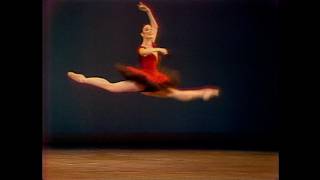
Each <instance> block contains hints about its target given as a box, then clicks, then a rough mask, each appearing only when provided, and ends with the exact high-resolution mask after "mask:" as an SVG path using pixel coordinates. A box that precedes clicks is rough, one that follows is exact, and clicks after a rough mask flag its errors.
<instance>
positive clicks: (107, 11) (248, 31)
mask: <svg viewBox="0 0 320 180" xmlns="http://www.w3.org/2000/svg"><path fill="white" fill-rule="evenodd" d="M148 3H149V4H151V6H152V8H153V9H154V13H155V15H156V17H157V19H158V22H159V25H160V29H159V36H158V45H159V46H161V47H165V48H168V50H169V53H170V55H168V56H167V57H164V58H163V61H162V64H163V65H165V66H167V67H170V68H173V69H177V70H179V71H180V73H181V77H182V84H181V87H197V86H202V85H208V84H211V85H216V86H219V87H221V89H222V93H221V96H220V97H218V98H216V99H215V100H213V101H210V102H203V101H194V102H187V103H185V102H179V101H175V100H169V99H157V98H152V97H146V96H143V95H140V94H138V93H130V94H129V93H126V94H112V93H109V92H105V91H103V90H100V89H97V88H95V87H89V86H85V85H80V84H76V83H74V82H72V81H70V80H69V79H68V78H67V76H66V73H67V72H68V71H70V70H73V71H76V72H81V73H84V74H86V75H88V76H101V77H105V78H108V79H109V80H110V81H113V82H116V81H120V80H123V79H122V76H121V75H120V74H119V73H118V72H117V71H116V70H115V68H114V65H115V64H116V63H125V64H132V65H135V64H137V63H138V59H137V54H136V48H137V47H138V46H139V44H140V43H141V38H140V35H139V33H140V31H141V27H142V25H143V24H146V23H148V19H147V16H146V15H145V14H144V13H143V12H141V11H139V10H138V9H137V6H136V4H137V1H120V2H118V1H108V0H104V1H76V0H73V1H71V0H69V1H57V2H55V3H52V4H51V5H52V6H50V7H47V8H50V13H51V14H50V16H47V19H45V21H46V22H45V24H46V26H47V27H46V28H45V33H44V35H45V40H46V42H45V44H44V45H45V48H46V55H45V62H44V81H45V82H44V92H45V93H44V96H45V98H44V99H45V104H44V110H45V111H44V112H45V113H44V132H45V136H46V137H47V138H49V139H50V138H52V137H58V136H59V137H68V136H90V135H99V134H105V133H134V132H142V133H145V132H149V133H179V132H181V133H222V134H264V135H267V136H269V135H270V136H273V135H275V133H276V131H277V130H278V127H279V123H278V121H279V112H278V111H279V105H278V104H279V101H278V99H279V95H278V94H279V88H278V86H279V83H278V80H279V21H278V8H277V1H271V0H269V1H245V0H242V1H236V0H211V1H209V0H207V1H205V0H203V1H160V0H158V1H148ZM48 12H49V11H48Z"/></svg>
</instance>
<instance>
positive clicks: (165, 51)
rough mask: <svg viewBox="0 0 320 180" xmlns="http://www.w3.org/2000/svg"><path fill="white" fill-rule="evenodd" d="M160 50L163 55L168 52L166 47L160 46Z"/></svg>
mask: <svg viewBox="0 0 320 180" xmlns="http://www.w3.org/2000/svg"><path fill="white" fill-rule="evenodd" d="M159 52H160V53H161V54H163V55H167V54H168V50H167V49H165V48H159Z"/></svg>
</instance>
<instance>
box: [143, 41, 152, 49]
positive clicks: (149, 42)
mask: <svg viewBox="0 0 320 180" xmlns="http://www.w3.org/2000/svg"><path fill="white" fill-rule="evenodd" d="M141 46H144V47H147V48H150V47H152V39H150V40H149V39H144V40H143V42H142V43H141Z"/></svg>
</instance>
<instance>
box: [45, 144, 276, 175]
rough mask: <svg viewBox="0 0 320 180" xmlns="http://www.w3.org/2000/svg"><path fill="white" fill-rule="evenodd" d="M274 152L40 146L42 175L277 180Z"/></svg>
mask: <svg viewBox="0 0 320 180" xmlns="http://www.w3.org/2000/svg"><path fill="white" fill-rule="evenodd" d="M278 168H279V162H278V153H276V152H251V151H217V150H162V149H160V150H159V149H158V150H157V149H148V150H146V149H89V150H85V149H80V150H79V149H76V150H75V149H68V150H63V149H45V150H43V178H44V180H160V179H161V180H162V179H163V180H169V179H170V180H191V179H192V180H276V179H279V171H278Z"/></svg>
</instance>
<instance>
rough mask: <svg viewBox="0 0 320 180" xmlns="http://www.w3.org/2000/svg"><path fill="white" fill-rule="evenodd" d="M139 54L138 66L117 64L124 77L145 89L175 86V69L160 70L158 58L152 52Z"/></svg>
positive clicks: (176, 74) (176, 81)
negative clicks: (145, 54)
mask: <svg viewBox="0 0 320 180" xmlns="http://www.w3.org/2000/svg"><path fill="white" fill-rule="evenodd" d="M141 48H143V47H141ZM139 56H140V67H133V66H125V65H117V69H118V70H119V71H120V72H121V73H122V75H123V76H124V77H125V78H126V79H128V80H132V81H136V82H138V83H140V84H143V85H145V86H146V89H145V91H157V90H161V89H166V88H168V87H174V86H177V84H178V73H177V71H172V70H168V69H166V70H162V69H161V70H160V68H159V67H158V66H159V59H158V58H157V57H156V56H155V55H154V54H149V55H147V56H141V55H139Z"/></svg>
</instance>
